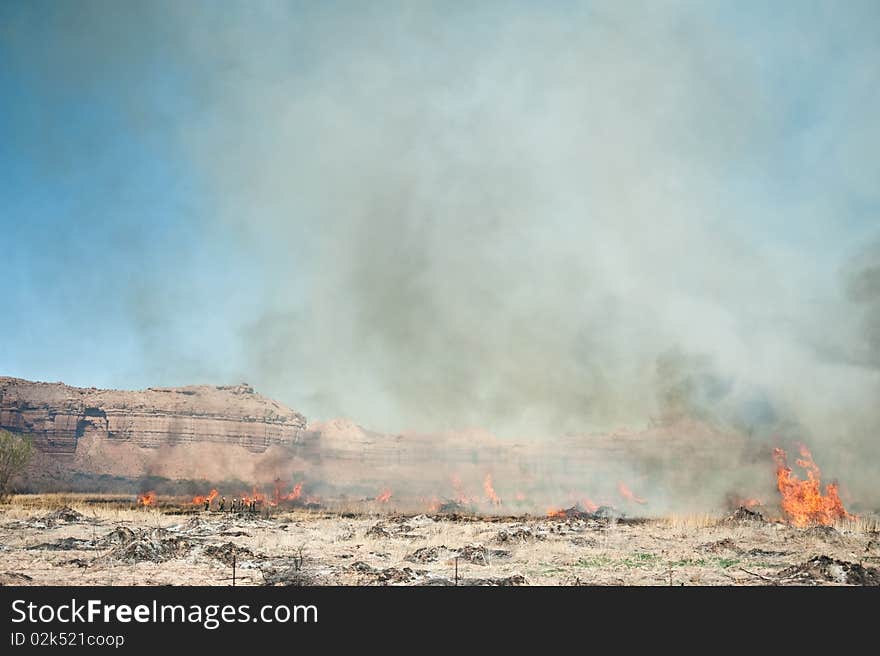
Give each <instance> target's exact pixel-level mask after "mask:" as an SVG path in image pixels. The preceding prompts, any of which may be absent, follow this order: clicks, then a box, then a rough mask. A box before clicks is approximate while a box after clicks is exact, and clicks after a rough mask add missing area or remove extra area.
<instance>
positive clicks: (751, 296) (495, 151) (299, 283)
mask: <svg viewBox="0 0 880 656" xmlns="http://www.w3.org/2000/svg"><path fill="white" fill-rule="evenodd" d="M101 7H102V5H96V6H95V7H94V9H95V12H94V13H95V15H98V14H100V8H101ZM156 8H157V11H159V5H156ZM766 11H767V10H766V9H763V10H762V9H761V8H760V6H758V5H755V6H743V5H742V4H741V3H737V4H736V5H730V6H726V5H724V4H721V5H712V4H708V5H707V4H706V3H679V2H669V3H667V2H658V3H654V2H651V3H589V4H578V3H574V4H569V3H557V4H552V5H550V6H543V5H541V6H538V5H534V4H532V3H526V4H523V5H519V4H516V3H514V4H510V3H499V4H495V3H481V4H480V6H478V7H476V8H467V9H465V8H464V7H457V8H456V7H455V6H448V5H445V4H440V3H438V4H434V3H392V4H388V5H383V4H381V3H380V4H378V5H376V4H373V3H371V5H370V6H369V7H367V6H366V5H363V4H362V3H352V4H350V5H347V6H345V7H337V6H335V5H334V6H332V7H330V6H326V7H324V6H322V7H317V6H308V5H307V6H299V5H297V4H285V3H256V4H253V3H248V5H247V6H244V5H240V6H234V5H233V6H224V7H223V8H222V11H221V10H220V9H218V8H212V7H210V6H209V5H203V4H195V3H185V4H183V5H178V4H174V5H169V6H162V7H161V12H159V13H161V14H162V20H161V21H160V22H158V23H157V24H156V25H153V28H155V29H157V30H158V29H159V27H158V26H159V25H161V33H162V35H163V48H165V50H164V51H163V52H164V53H165V54H164V55H163V56H164V57H168V58H171V59H173V60H174V62H175V63H176V65H178V66H179V67H180V68H181V70H184V71H186V76H188V77H187V78H186V79H187V80H188V87H187V94H188V96H187V100H186V102H185V103H182V104H183V105H185V107H184V108H181V111H180V115H179V120H177V121H176V122H175V124H174V128H173V135H174V144H175V149H176V154H177V155H178V156H179V157H181V158H182V159H183V160H184V161H185V163H186V166H187V168H188V170H189V171H190V173H191V174H192V175H193V176H195V183H194V186H193V194H194V196H195V197H198V198H199V199H200V200H199V202H200V203H201V204H202V205H203V207H202V208H201V209H202V210H203V213H202V214H201V215H200V219H199V223H198V225H199V233H198V235H197V237H196V239H195V240H194V242H193V243H192V244H191V248H192V250H193V251H195V252H198V251H199V250H200V248H201V247H202V246H203V245H207V246H206V247H208V248H216V252H217V253H218V256H217V259H216V262H214V264H215V266H216V265H218V263H219V267H220V268H224V266H225V265H228V268H227V270H226V271H225V273H224V274H223V276H222V278H219V279H222V280H223V283H222V285H221V286H220V287H222V289H221V288H220V287H211V285H210V284H209V283H205V285H206V286H207V288H208V289H209V292H208V293H207V297H208V300H207V301H206V300H205V298H206V294H205V293H204V288H203V286H202V284H201V283H199V284H195V283H181V284H182V285H183V287H182V289H181V288H178V289H177V291H176V293H175V294H172V295H169V294H168V293H167V291H166V290H167V287H166V285H165V284H164V282H165V281H160V282H158V283H157V284H155V285H153V286H152V287H150V286H149V285H148V286H147V287H140V288H139V289H138V295H137V297H136V298H137V301H136V306H137V311H136V312H133V313H132V315H133V317H134V321H135V325H138V326H140V327H142V328H143V329H142V330H141V331H140V332H139V334H141V335H142V336H143V337H144V340H143V346H144V354H145V357H144V361H145V362H152V363H156V362H160V363H164V364H162V367H163V368H162V369H161V371H162V372H163V374H165V375H166V376H167V377H168V378H169V381H168V382H173V383H177V382H191V381H192V379H193V378H197V379H198V378H202V377H204V376H212V377H216V376H218V375H227V376H229V377H230V378H232V377H240V378H246V379H247V380H248V381H249V382H251V383H252V384H254V385H255V386H256V387H257V388H258V389H260V390H261V391H263V392H265V393H267V394H270V395H272V396H275V397H277V398H280V399H282V400H284V401H286V402H288V403H289V404H291V405H292V406H294V407H297V408H298V409H301V410H302V411H303V412H304V413H306V414H307V415H308V416H309V417H315V418H328V417H333V416H340V415H345V416H350V417H354V418H356V419H357V421H359V422H360V423H362V424H364V425H368V426H372V427H376V428H379V429H383V430H400V429H404V428H413V429H419V430H445V429H454V428H461V427H465V426H481V427H486V428H488V429H490V430H493V431H496V432H498V433H500V434H518V435H523V434H530V435H554V434H561V433H564V432H573V431H574V432H580V431H588V430H597V429H607V428H610V427H614V426H618V425H626V424H629V425H643V424H645V423H646V422H648V421H649V420H651V419H656V418H663V417H670V416H691V417H697V418H700V419H703V420H705V421H710V422H714V423H718V424H721V425H724V426H726V427H732V428H734V429H736V430H742V431H745V432H749V433H751V434H753V435H755V437H756V439H759V440H771V439H784V440H795V439H800V440H803V441H805V442H808V443H810V444H812V445H813V446H814V448H815V451H816V452H817V459H819V460H820V461H823V460H824V462H828V463H831V464H830V465H829V469H831V470H834V471H836V470H838V468H839V467H844V466H853V467H855V465H856V463H858V462H860V461H864V460H865V458H866V457H867V458H868V459H869V460H870V462H872V463H874V464H875V465H876V464H877V461H878V451H880V449H878V448H877V441H876V439H877V438H876V435H877V430H878V428H880V413H878V411H877V409H876V408H877V406H878V405H880V404H878V403H877V398H878V391H880V372H878V364H880V342H878V335H880V309H878V308H880V302H878V298H880V296H878V289H880V282H878V280H880V278H878V271H880V268H878V263H877V262H878V260H877V256H876V253H877V250H876V248H875V249H874V250H872V251H870V252H868V253H867V254H865V252H864V248H863V247H862V246H860V245H859V242H860V240H861V239H863V238H864V237H867V236H872V233H874V231H875V228H874V227H872V222H873V225H876V216H877V215H876V209H877V207H878V196H877V191H876V180H877V177H876V174H877V173H880V171H878V158H877V156H876V153H877V152H878V151H877V148H876V147H877V146H880V122H878V120H877V119H876V117H875V116H874V115H873V113H872V112H870V111H869V110H868V109H867V108H869V107H872V106H877V104H878V103H877V101H880V98H878V92H877V88H878V85H876V84H872V77H871V76H872V75H873V76H874V79H873V82H874V83H876V66H874V64H875V63H876V61H878V56H880V50H878V46H877V40H876V38H872V35H873V36H876V29H877V27H878V25H880V20H878V13H877V11H876V6H874V7H872V6H871V4H870V3H868V4H865V5H853V6H851V7H849V8H848V11H847V12H840V11H838V10H836V9H835V5H834V4H825V3H817V4H816V5H815V6H812V5H811V6H810V7H807V6H805V5H803V3H797V4H794V5H785V7H780V8H779V10H778V11H774V12H772V13H769V14H765V13H764V12H766ZM123 13H124V12H123ZM843 13H846V14H847V15H846V16H843V15H842V14H843ZM135 18H136V17H134V16H132V17H127V16H120V15H118V12H117V13H116V14H115V15H114V16H113V20H114V21H115V23H114V30H113V31H112V33H113V34H120V33H121V34H126V33H137V31H138V30H139V29H140V27H141V25H143V21H142V20H141V19H138V20H137V21H135ZM91 24H92V21H83V22H82V25H80V26H78V27H76V28H75V29H79V30H85V31H87V30H89V29H91V28H90V27H88V26H90V25H91ZM153 28H151V29H153ZM105 42H106V44H108V45H115V44H117V40H116V39H115V38H114V39H107V40H106V41H105ZM92 45H93V47H95V48H97V49H98V50H99V49H100V46H101V43H100V42H98V43H97V44H92ZM149 47H154V48H155V47H157V44H150V46H149ZM832 53H834V54H835V58H832V57H830V55H831V54H832ZM95 56H96V57H97V55H95ZM108 56H112V57H122V58H123V63H122V64H118V66H117V68H119V69H120V70H123V71H124V70H126V67H125V66H124V65H123V64H124V63H125V61H126V58H128V57H130V56H131V53H128V52H125V51H119V50H116V49H115V48H114V51H113V53H112V54H109V55H108ZM138 61H140V60H138ZM807 70H812V71H813V72H814V73H815V74H816V76H817V79H818V80H819V81H818V82H816V81H815V80H813V79H811V78H809V77H808V76H807V74H806V73H805V71H807ZM872 70H873V71H875V72H874V73H872V72H871V71H872ZM110 74H111V75H112V74H113V72H112V71H111V72H110ZM138 115H139V116H141V118H143V108H142V112H141V114H138ZM147 122H149V121H147ZM795 148H798V149H799V150H794V149H795ZM856 205H858V208H857V209H854V208H855V207H856ZM866 207H867V208H872V207H873V208H874V209H873V212H874V214H871V210H868V211H866V210H865V209H864V208H866ZM866 214H867V215H869V216H868V218H867V219H865V218H864V216H865V215H866ZM855 215H858V216H857V218H852V217H853V216H855ZM841 217H843V218H841ZM838 226H839V227H840V228H839V234H841V235H845V236H844V237H840V238H837V237H835V236H834V235H835V234H837V233H836V232H835V231H836V230H838ZM853 226H855V227H853ZM212 252H213V251H212ZM213 259H214V258H213V257H211V258H205V261H204V262H203V264H205V265H209V261H212V260H213ZM229 271H232V272H233V273H229ZM218 275H219V274H218ZM223 289H226V290H229V292H230V293H229V297H228V298H227V297H226V295H225V294H224V292H223ZM133 298H134V297H133ZM194 299H195V301H196V302H195V303H194ZM188 312H189V313H190V315H191V314H192V312H198V313H202V314H203V315H204V317H203V318H204V321H205V325H206V326H207V327H208V329H209V330H210V332H211V334H212V338H211V339H215V340H216V339H219V338H217V334H218V333H219V334H222V339H219V343H221V344H223V345H225V352H224V355H223V357H222V360H223V362H225V364H222V365H221V364H218V362H217V359H218V358H217V356H216V354H208V353H207V352H205V353H200V352H199V351H198V346H197V345H194V344H192V341H193V340H191V339H190V340H181V339H178V337H179V335H180V334H183V333H184V332H187V333H188V332H189V331H190V329H191V328H192V325H191V324H192V322H189V321H183V320H181V319H179V318H178V319H166V318H165V317H173V316H175V315H176V316H178V317H179V316H187V313H188ZM202 314H200V315H199V316H202ZM156 317H159V319H158V320H157V319H156ZM157 321H158V323H157ZM195 341H198V340H195ZM181 344H186V346H187V347H190V350H189V351H187V349H186V348H183V347H182V346H181ZM184 352H186V353H187V354H188V355H189V357H178V356H180V355H182V354H183V353H184ZM193 352H194V353H195V355H193ZM172 379H173V380H172ZM861 470H862V471H863V469H861ZM848 483H849V484H850V485H851V486H854V487H856V488H859V491H861V492H866V493H867V492H868V491H869V489H870V481H869V479H868V477H867V476H864V477H858V476H854V477H852V479H851V480H850V481H849V482H848Z"/></svg>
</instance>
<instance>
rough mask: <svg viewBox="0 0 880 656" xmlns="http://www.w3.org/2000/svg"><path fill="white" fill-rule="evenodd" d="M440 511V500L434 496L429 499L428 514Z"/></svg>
mask: <svg viewBox="0 0 880 656" xmlns="http://www.w3.org/2000/svg"><path fill="white" fill-rule="evenodd" d="M439 511H440V499H439V498H437V497H436V496H433V497H431V500H430V501H429V502H428V512H429V513H435V512H439Z"/></svg>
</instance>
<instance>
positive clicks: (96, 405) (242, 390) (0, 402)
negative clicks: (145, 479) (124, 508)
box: [0, 377, 306, 457]
mask: <svg viewBox="0 0 880 656" xmlns="http://www.w3.org/2000/svg"><path fill="white" fill-rule="evenodd" d="M305 426H306V420H305V417H303V416H302V415H301V414H299V413H298V412H294V411H293V410H291V409H290V408H287V407H285V406H284V405H282V404H280V403H278V402H277V401H273V400H272V399H268V398H266V397H263V396H260V395H259V394H257V393H255V392H254V390H253V388H252V387H250V386H249V385H247V384H246V383H243V384H241V385H234V386H220V387H214V386H207V385H202V386H190V387H177V388H149V389H146V390H142V391H136V392H126V391H117V390H100V389H95V388H88V389H84V388H79V387H70V386H69V385H64V384H63V383H35V382H30V381H27V380H22V379H19V378H6V377H0V428H5V429H8V430H11V431H15V432H20V433H26V434H28V435H31V436H32V437H33V438H34V441H35V444H36V446H37V448H38V449H39V450H40V451H43V452H46V453H52V454H55V455H57V456H71V457H72V456H74V455H75V454H76V452H77V448H78V444H79V442H80V440H83V439H87V438H97V439H99V440H108V441H110V442H117V443H121V444H128V445H132V446H137V447H141V448H146V449H155V448H158V447H161V446H165V445H169V446H173V445H179V444H186V443H201V442H214V443H224V444H232V445H237V446H241V447H244V448H245V449H247V450H248V451H250V452H253V453H262V452H264V451H266V449H267V448H268V447H270V446H272V445H291V444H294V443H296V441H297V440H298V439H299V438H300V437H301V435H302V434H303V430H304V429H305Z"/></svg>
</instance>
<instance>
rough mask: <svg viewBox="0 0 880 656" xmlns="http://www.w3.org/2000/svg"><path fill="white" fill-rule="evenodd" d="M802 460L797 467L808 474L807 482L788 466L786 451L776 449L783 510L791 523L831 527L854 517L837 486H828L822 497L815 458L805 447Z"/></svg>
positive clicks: (777, 485) (802, 451)
mask: <svg viewBox="0 0 880 656" xmlns="http://www.w3.org/2000/svg"><path fill="white" fill-rule="evenodd" d="M800 454H801V457H800V458H798V459H797V460H796V462H797V464H798V465H799V466H800V467H802V468H803V469H804V470H805V471H806V472H807V480H805V481H802V480H800V479H799V478H798V477H797V476H796V475H794V474H793V473H792V471H791V468H790V467H789V466H788V463H787V460H786V455H785V451H783V450H782V449H778V448H777V449H773V459H774V460H775V461H776V487H777V488H778V489H779V493H780V494H781V495H782V510H783V511H784V512H785V514H786V515H787V516H788V519H789V521H790V522H791V523H792V524H794V525H795V526H808V525H810V524H823V525H826V526H827V525H830V524H833V523H834V520H836V519H844V518H846V517H851V515H850V514H849V513H848V512H847V511H846V509H845V508H844V507H843V502H842V501H841V500H840V497H839V496H838V494H837V490H838V486H837V484H836V483H828V484H827V485H826V486H825V494H824V495H823V494H822V483H821V472H820V471H819V467H818V466H817V465H816V463H815V462H813V456H812V454H811V453H810V452H809V450H808V449H807V448H806V447H805V446H801V447H800Z"/></svg>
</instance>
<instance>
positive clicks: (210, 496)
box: [192, 489, 220, 506]
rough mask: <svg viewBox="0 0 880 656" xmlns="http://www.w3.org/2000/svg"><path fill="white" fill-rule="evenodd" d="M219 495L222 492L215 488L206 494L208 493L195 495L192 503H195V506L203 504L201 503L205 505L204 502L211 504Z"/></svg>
mask: <svg viewBox="0 0 880 656" xmlns="http://www.w3.org/2000/svg"><path fill="white" fill-rule="evenodd" d="M219 495H220V493H219V492H218V491H217V490H216V489H213V490H211V491H210V492H209V493H208V494H206V495H204V496H202V495H196V496H194V497H193V499H192V503H193V505H195V506H201V505H203V504H205V503H208V504H210V503H211V502H212V501H214V499H216V498H217V497H218V496H219Z"/></svg>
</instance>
